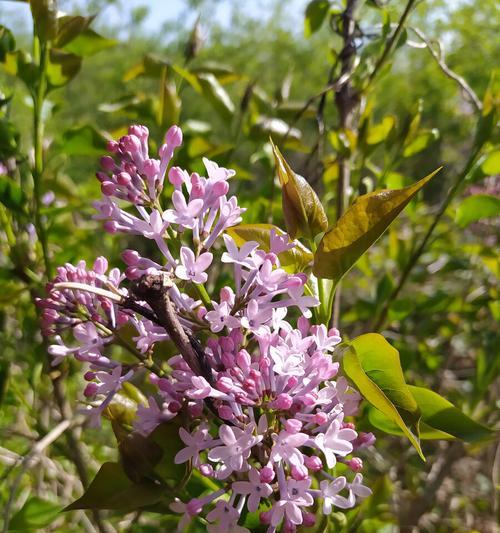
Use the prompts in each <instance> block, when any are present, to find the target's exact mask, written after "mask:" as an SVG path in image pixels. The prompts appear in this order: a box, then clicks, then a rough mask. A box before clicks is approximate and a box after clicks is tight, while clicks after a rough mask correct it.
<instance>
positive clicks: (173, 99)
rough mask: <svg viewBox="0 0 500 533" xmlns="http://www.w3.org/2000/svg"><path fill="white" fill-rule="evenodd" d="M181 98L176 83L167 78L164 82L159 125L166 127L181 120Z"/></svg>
mask: <svg viewBox="0 0 500 533" xmlns="http://www.w3.org/2000/svg"><path fill="white" fill-rule="evenodd" d="M181 105H182V102H181V99H180V98H179V95H178V94H177V88H176V87H175V83H174V82H173V81H171V80H169V79H166V80H165V81H164V83H163V87H162V91H161V97H160V105H159V109H158V115H157V116H158V120H157V122H158V125H159V126H161V127H162V128H164V129H166V128H168V127H169V126H172V125H173V124H177V123H178V122H179V116H180V114H181Z"/></svg>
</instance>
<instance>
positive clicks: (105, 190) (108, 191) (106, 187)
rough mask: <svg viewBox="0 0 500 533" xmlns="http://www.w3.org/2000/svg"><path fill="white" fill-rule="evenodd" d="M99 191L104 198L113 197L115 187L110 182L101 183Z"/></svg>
mask: <svg viewBox="0 0 500 533" xmlns="http://www.w3.org/2000/svg"><path fill="white" fill-rule="evenodd" d="M101 191H102V194H104V195H105V196H113V194H115V192H116V185H115V184H114V183H113V182H112V181H103V182H102V184H101Z"/></svg>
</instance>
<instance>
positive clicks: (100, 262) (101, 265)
mask: <svg viewBox="0 0 500 533" xmlns="http://www.w3.org/2000/svg"><path fill="white" fill-rule="evenodd" d="M92 268H93V270H94V272H95V273H96V274H104V273H105V272H106V270H108V260H107V259H106V258H105V257H103V256H102V255H101V256H100V257H98V258H97V259H96V260H95V261H94V266H93V267H92Z"/></svg>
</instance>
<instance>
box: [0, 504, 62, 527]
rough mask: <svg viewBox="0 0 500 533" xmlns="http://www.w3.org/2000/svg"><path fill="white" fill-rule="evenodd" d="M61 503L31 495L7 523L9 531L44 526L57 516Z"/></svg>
mask: <svg viewBox="0 0 500 533" xmlns="http://www.w3.org/2000/svg"><path fill="white" fill-rule="evenodd" d="M61 510H62V507H61V505H59V504H57V503H53V502H49V501H47V500H42V499H41V498H38V497H37V496H31V497H30V498H28V499H27V500H26V503H25V504H24V505H23V506H22V507H21V509H19V511H17V513H16V514H15V515H14V516H13V517H12V520H11V521H10V523H9V531H31V530H40V529H41V528H46V527H48V526H49V525H50V524H52V522H53V521H54V520H55V519H56V518H57V516H58V515H59V513H60V511H61Z"/></svg>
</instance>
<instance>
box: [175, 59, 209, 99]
mask: <svg viewBox="0 0 500 533" xmlns="http://www.w3.org/2000/svg"><path fill="white" fill-rule="evenodd" d="M171 68H172V69H173V70H174V71H175V72H177V74H179V76H180V77H181V78H183V79H184V80H185V81H187V82H188V83H189V85H191V87H192V88H193V89H194V90H195V91H196V92H197V93H199V94H201V93H202V89H201V85H200V83H199V81H198V78H197V77H196V76H195V75H194V74H193V73H191V72H189V70H186V69H185V68H182V67H180V66H179V65H171Z"/></svg>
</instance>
